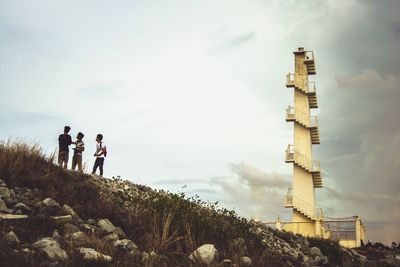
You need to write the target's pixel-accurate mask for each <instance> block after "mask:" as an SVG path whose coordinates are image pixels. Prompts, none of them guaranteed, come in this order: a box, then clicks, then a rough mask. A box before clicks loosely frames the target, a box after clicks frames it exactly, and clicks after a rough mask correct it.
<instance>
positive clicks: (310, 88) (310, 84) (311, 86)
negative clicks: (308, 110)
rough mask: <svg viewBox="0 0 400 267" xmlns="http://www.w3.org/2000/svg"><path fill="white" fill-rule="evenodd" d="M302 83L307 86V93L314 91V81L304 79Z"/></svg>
mask: <svg viewBox="0 0 400 267" xmlns="http://www.w3.org/2000/svg"><path fill="white" fill-rule="evenodd" d="M304 85H306V86H307V89H306V92H307V93H316V92H317V88H316V86H315V81H306V82H304Z"/></svg>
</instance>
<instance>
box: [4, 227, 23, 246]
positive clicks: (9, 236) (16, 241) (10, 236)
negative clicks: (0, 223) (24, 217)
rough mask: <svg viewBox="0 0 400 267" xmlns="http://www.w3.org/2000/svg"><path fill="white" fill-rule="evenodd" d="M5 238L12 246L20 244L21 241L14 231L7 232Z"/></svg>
mask: <svg viewBox="0 0 400 267" xmlns="http://www.w3.org/2000/svg"><path fill="white" fill-rule="evenodd" d="M4 240H5V241H6V243H7V244H9V245H11V246H18V245H19V243H20V241H19V238H18V236H17V235H16V234H15V233H14V231H10V232H8V233H7V234H5V235H4Z"/></svg>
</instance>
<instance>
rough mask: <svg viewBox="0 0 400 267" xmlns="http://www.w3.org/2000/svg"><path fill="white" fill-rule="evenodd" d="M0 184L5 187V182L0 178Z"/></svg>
mask: <svg viewBox="0 0 400 267" xmlns="http://www.w3.org/2000/svg"><path fill="white" fill-rule="evenodd" d="M0 186H1V187H7V184H6V182H4V181H3V180H1V179H0Z"/></svg>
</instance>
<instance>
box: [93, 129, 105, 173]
mask: <svg viewBox="0 0 400 267" xmlns="http://www.w3.org/2000/svg"><path fill="white" fill-rule="evenodd" d="M96 142H97V145H96V153H94V156H95V157H96V161H95V162H94V166H93V171H92V174H95V173H96V171H97V168H99V169H100V176H103V165H104V158H105V157H106V156H107V147H106V145H105V144H104V143H103V135H102V134H98V135H97V136H96Z"/></svg>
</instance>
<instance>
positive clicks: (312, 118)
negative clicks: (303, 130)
mask: <svg viewBox="0 0 400 267" xmlns="http://www.w3.org/2000/svg"><path fill="white" fill-rule="evenodd" d="M309 127H311V128H317V127H318V118H317V116H310V125H309Z"/></svg>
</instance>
